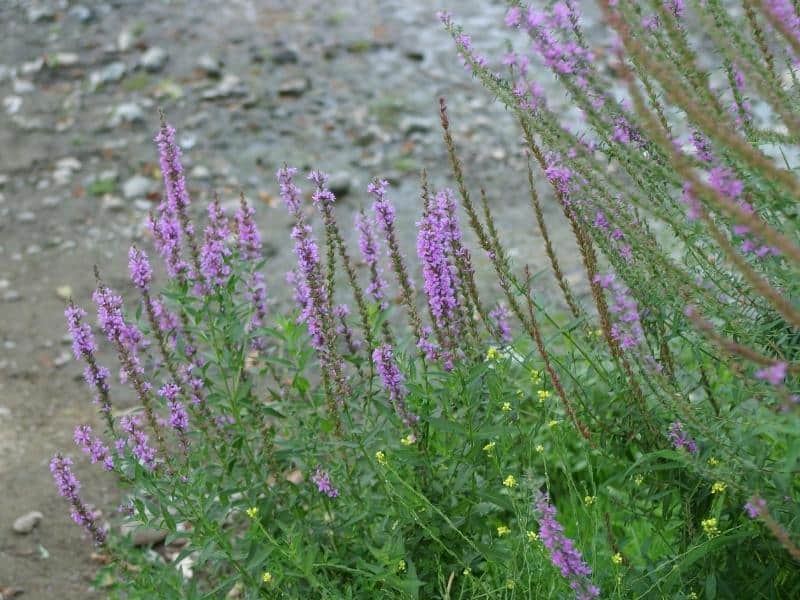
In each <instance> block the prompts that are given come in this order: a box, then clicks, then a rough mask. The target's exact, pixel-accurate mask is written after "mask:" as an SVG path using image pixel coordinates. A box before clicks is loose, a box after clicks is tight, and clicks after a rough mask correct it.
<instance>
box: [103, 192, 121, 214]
mask: <svg viewBox="0 0 800 600" xmlns="http://www.w3.org/2000/svg"><path fill="white" fill-rule="evenodd" d="M101 204H102V205H103V208H105V209H106V210H110V211H112V212H116V211H120V210H122V209H123V208H125V201H124V200H123V199H122V198H120V197H119V196H114V195H113V194H105V195H104V196H103V200H102V202H101Z"/></svg>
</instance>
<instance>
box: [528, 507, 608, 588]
mask: <svg viewBox="0 0 800 600" xmlns="http://www.w3.org/2000/svg"><path fill="white" fill-rule="evenodd" d="M535 512H536V518H537V519H538V520H539V537H540V538H541V540H542V545H543V546H544V547H545V548H547V550H548V551H549V553H550V560H551V562H552V563H553V565H554V566H555V567H556V568H557V569H558V570H559V572H560V573H561V576H562V577H564V578H565V579H566V580H567V581H568V582H569V587H570V588H571V589H572V591H573V592H575V598H576V600H590V599H591V598H597V597H598V596H599V595H600V588H598V587H597V586H596V585H594V584H593V583H592V580H591V575H592V569H591V568H590V567H589V565H587V564H586V562H585V561H584V560H583V556H582V555H581V552H580V550H578V549H577V548H576V547H575V542H573V541H572V540H571V539H570V538H568V537H567V536H565V535H564V527H563V525H561V523H559V522H558V520H557V519H556V507H555V506H553V505H552V504H550V501H549V498H548V497H547V495H546V494H543V493H541V492H539V493H538V498H536V502H535Z"/></svg>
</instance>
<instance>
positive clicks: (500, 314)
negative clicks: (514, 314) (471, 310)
mask: <svg viewBox="0 0 800 600" xmlns="http://www.w3.org/2000/svg"><path fill="white" fill-rule="evenodd" d="M509 316H510V315H509V312H508V308H506V307H505V306H503V305H502V304H500V305H498V306H497V308H495V309H494V310H493V311H492V312H490V313H489V317H490V318H492V319H493V320H494V323H495V325H496V326H497V332H498V333H499V334H500V339H501V340H502V341H503V342H505V343H509V342H511V326H510V325H509V324H508V317H509Z"/></svg>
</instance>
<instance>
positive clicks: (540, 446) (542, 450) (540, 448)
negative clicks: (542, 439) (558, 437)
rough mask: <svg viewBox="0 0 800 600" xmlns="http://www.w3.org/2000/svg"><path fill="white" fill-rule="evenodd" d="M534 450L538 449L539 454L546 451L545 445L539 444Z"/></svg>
mask: <svg viewBox="0 0 800 600" xmlns="http://www.w3.org/2000/svg"><path fill="white" fill-rule="evenodd" d="M534 450H536V451H537V452H538V453H539V454H541V453H542V452H544V446H542V445H541V444H537V445H536V448H534Z"/></svg>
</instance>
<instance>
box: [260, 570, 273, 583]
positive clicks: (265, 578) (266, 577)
mask: <svg viewBox="0 0 800 600" xmlns="http://www.w3.org/2000/svg"><path fill="white" fill-rule="evenodd" d="M261 581H263V582H264V583H272V573H270V572H269V571H264V574H263V575H261Z"/></svg>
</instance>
